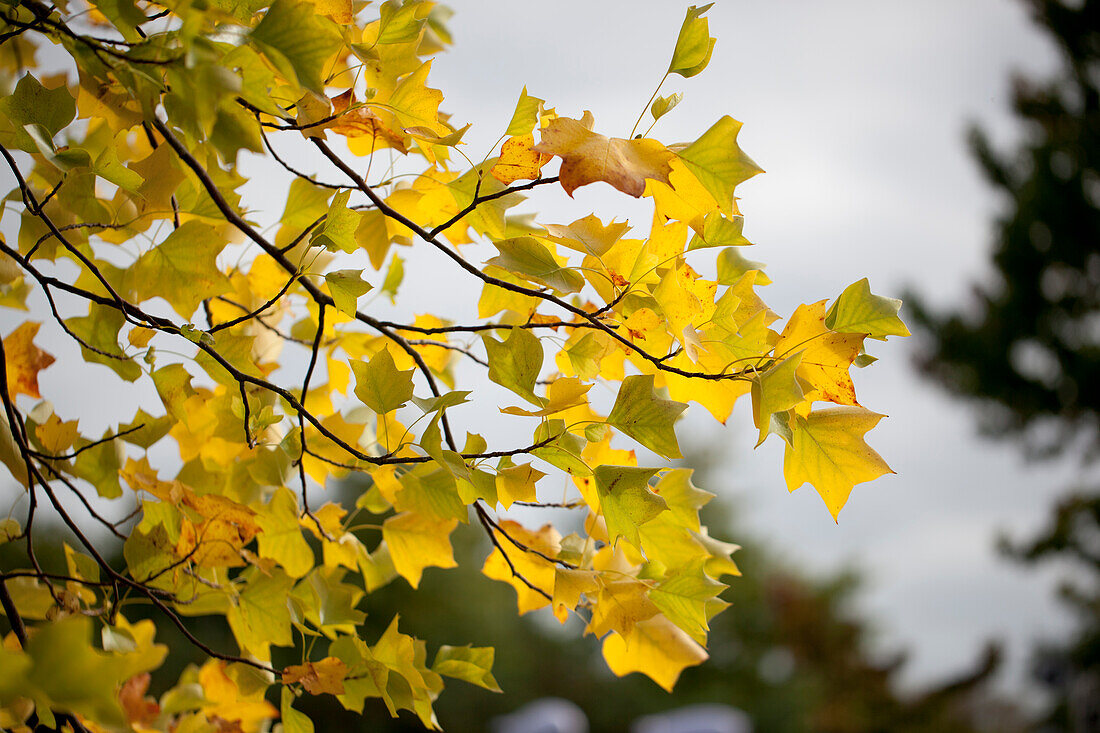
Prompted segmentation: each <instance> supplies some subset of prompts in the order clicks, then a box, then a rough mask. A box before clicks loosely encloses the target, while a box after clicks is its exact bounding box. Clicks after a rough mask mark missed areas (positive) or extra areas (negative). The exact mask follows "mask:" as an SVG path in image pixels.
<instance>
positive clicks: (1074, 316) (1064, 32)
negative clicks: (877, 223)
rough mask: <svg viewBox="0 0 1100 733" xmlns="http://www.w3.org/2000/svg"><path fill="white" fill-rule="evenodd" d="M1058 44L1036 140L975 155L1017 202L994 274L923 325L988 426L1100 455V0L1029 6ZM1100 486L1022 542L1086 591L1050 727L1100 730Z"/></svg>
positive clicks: (998, 242) (1020, 95)
mask: <svg viewBox="0 0 1100 733" xmlns="http://www.w3.org/2000/svg"><path fill="white" fill-rule="evenodd" d="M1025 2H1026V3H1027V5H1028V7H1029V9H1030V10H1031V13H1032V15H1033V17H1034V19H1035V21H1036V22H1037V24H1038V25H1039V26H1040V27H1041V28H1042V29H1043V30H1044V31H1045V32H1046V34H1047V35H1048V36H1049V37H1050V38H1051V39H1052V40H1054V42H1055V43H1056V44H1057V47H1058V48H1059V50H1060V52H1061V56H1062V60H1063V66H1062V69H1061V70H1060V72H1059V73H1058V74H1057V75H1056V76H1055V77H1054V78H1052V79H1047V80H1043V81H1036V80H1029V79H1023V78H1017V79H1016V80H1015V89H1014V109H1015V113H1016V116H1017V117H1018V118H1019V120H1020V122H1021V123H1022V126H1023V128H1024V133H1025V137H1024V141H1023V142H1022V143H1021V145H1020V146H1019V147H1018V148H1017V149H1015V150H1013V151H1011V152H1009V153H1007V154H1001V153H998V152H996V151H994V149H993V146H992V145H991V144H990V141H989V139H988V138H987V136H986V135H985V134H984V133H983V132H982V131H981V130H974V131H973V132H972V133H971V146H972V148H973V151H974V155H975V157H976V158H977V160H978V163H979V165H980V166H981V169H982V171H983V172H984V174H985V176H986V178H987V179H988V180H989V182H990V184H991V185H992V186H993V187H994V188H995V189H996V190H997V191H998V192H999V193H1001V194H1003V197H1004V200H1005V203H1006V204H1007V206H1006V209H1005V212H1004V214H1003V215H1002V216H1001V217H1000V218H999V219H998V221H997V224H996V239H995V242H994V251H993V266H994V270H995V272H994V277H993V278H992V279H991V280H990V281H989V282H987V283H985V284H982V285H979V286H977V287H976V288H975V300H976V302H975V303H974V304H973V305H971V306H968V307H967V308H965V309H962V310H959V311H956V312H952V313H947V314H936V313H932V312H931V311H930V310H929V309H928V308H927V307H926V306H925V304H923V303H922V302H921V301H920V299H919V297H915V296H910V297H909V299H908V300H909V302H910V303H913V304H915V305H914V308H913V311H912V312H913V314H914V316H915V318H914V320H915V321H916V323H917V326H918V328H919V330H921V331H923V332H924V333H923V335H924V340H923V348H924V351H923V353H922V355H921V356H920V365H921V367H922V368H923V369H924V371H925V372H926V373H927V374H928V375H929V376H931V377H933V378H934V379H936V380H938V381H939V382H940V383H941V384H943V385H944V386H945V387H947V388H948V389H949V390H951V391H953V392H954V393H956V394H958V395H961V396H964V397H968V398H973V399H975V400H976V401H977V404H978V405H979V407H980V410H981V414H982V416H983V418H984V420H983V426H984V427H985V428H986V429H987V430H988V431H990V432H992V433H993V434H996V435H1000V436H1014V437H1017V438H1019V439H1020V440H1021V442H1022V444H1023V445H1024V446H1025V447H1026V448H1027V449H1028V450H1029V452H1030V453H1032V454H1033V455H1056V454H1062V453H1064V452H1066V451H1067V450H1069V451H1077V450H1081V449H1082V448H1083V450H1084V453H1085V455H1086V459H1087V460H1093V461H1094V460H1096V459H1097V458H1098V457H1100V2H1097V1H1094V0H1083V1H1081V0H1077V1H1075V2H1073V1H1070V0H1025ZM1098 533H1100V487H1097V486H1085V487H1081V488H1078V489H1077V490H1075V492H1074V493H1073V495H1072V496H1070V497H1068V498H1067V499H1065V500H1064V501H1062V502H1061V503H1060V504H1059V505H1058V506H1057V507H1056V508H1055V509H1054V511H1053V516H1052V519H1051V522H1050V525H1049V527H1048V528H1047V529H1046V530H1045V531H1043V532H1042V533H1041V534H1040V535H1039V536H1038V537H1036V538H1035V539H1034V540H1032V541H1031V542H1029V543H1026V544H1024V545H1022V546H1019V547H1014V546H1010V545H1008V544H1006V548H1007V549H1008V550H1009V551H1010V553H1011V554H1012V555H1013V556H1015V557H1017V558H1018V559H1020V560H1023V561H1025V562H1038V561H1040V560H1044V559H1048V558H1059V559H1069V560H1073V561H1075V562H1076V564H1078V565H1079V566H1081V567H1083V568H1084V569H1085V575H1086V576H1087V577H1086V579H1085V582H1084V583H1078V584H1076V585H1073V586H1067V588H1066V589H1065V592H1064V594H1063V595H1064V596H1065V597H1066V598H1067V599H1068V600H1069V601H1070V602H1071V603H1072V605H1073V606H1074V607H1075V608H1076V609H1077V610H1078V611H1080V616H1081V619H1082V623H1081V625H1080V629H1079V630H1078V632H1077V635H1076V636H1075V637H1074V638H1073V639H1072V640H1070V641H1068V642H1066V643H1064V644H1060V645H1053V646H1047V647H1044V648H1043V649H1042V650H1040V652H1039V653H1038V654H1037V658H1036V665H1035V670H1036V677H1037V678H1038V679H1039V680H1040V681H1041V682H1043V683H1044V684H1045V685H1047V686H1048V687H1050V688H1051V689H1052V690H1053V692H1054V693H1055V704H1054V706H1053V708H1052V712H1051V715H1050V717H1049V719H1048V720H1047V721H1046V722H1045V727H1043V728H1042V729H1057V730H1090V731H1092V730H1100V591H1098V587H1100V553H1098V551H1097V549H1096V542H1097V537H1098Z"/></svg>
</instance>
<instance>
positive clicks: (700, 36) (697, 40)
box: [654, 3, 715, 116]
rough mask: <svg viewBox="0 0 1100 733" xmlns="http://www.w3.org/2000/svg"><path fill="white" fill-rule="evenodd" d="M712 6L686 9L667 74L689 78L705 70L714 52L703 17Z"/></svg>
mask: <svg viewBox="0 0 1100 733" xmlns="http://www.w3.org/2000/svg"><path fill="white" fill-rule="evenodd" d="M712 5H714V3H707V4H706V5H704V6H702V7H696V6H694V5H692V6H691V7H689V8H688V9H687V16H686V17H685V18H684V24H683V25H682V26H680V35H679V37H677V39H676V49H675V50H674V51H673V52H672V63H670V64H669V65H668V73H670V74H679V75H680V76H683V77H691V76H695V75H696V74H698V73H699V72H701V71H702V70H703V69H705V68H707V64H708V63H710V55H711V53H712V52H713V51H714V42H715V39H714V38H711V35H710V28H709V27H708V24H707V19H706V18H704V17H703V15H704V14H705V13H706V12H707V11H708V10H710V8H711V6H712ZM654 116H656V115H654Z"/></svg>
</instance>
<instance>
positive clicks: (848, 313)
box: [825, 278, 909, 341]
mask: <svg viewBox="0 0 1100 733" xmlns="http://www.w3.org/2000/svg"><path fill="white" fill-rule="evenodd" d="M900 308H901V301H900V300H895V299H894V298H884V297H883V296H881V295H872V293H871V286H870V285H869V284H868V282H867V278H863V279H862V280H860V281H858V282H854V283H852V284H851V285H849V286H848V287H846V288H844V292H843V293H841V294H840V297H839V298H837V299H836V302H835V303H833V304H832V306H831V307H830V308H829V311H828V313H826V314H825V326H826V327H827V328H830V329H832V330H834V331H839V332H841V333H865V334H867V335H868V336H870V337H871V338H876V339H881V340H883V341H885V340H886V337H887V336H908V335H909V329H908V328H906V327H905V324H904V323H902V322H901V319H900V318H898V309H900Z"/></svg>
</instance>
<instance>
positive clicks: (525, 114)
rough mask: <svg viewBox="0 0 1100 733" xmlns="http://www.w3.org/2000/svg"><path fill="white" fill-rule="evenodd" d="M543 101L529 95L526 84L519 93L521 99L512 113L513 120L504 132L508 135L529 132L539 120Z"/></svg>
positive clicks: (513, 135)
mask: <svg viewBox="0 0 1100 733" xmlns="http://www.w3.org/2000/svg"><path fill="white" fill-rule="evenodd" d="M543 101H544V100H542V99H539V98H538V97H532V96H530V95H528V94H527V87H526V86H524V87H523V91H522V92H520V93H519V101H517V102H516V111H515V112H513V113H512V120H511V121H510V122H509V123H508V129H507V130H506V131H505V133H504V134H505V135H507V136H508V137H515V136H516V135H527V134H529V133H530V132H531V130H532V129H534V127H535V123H536V122H538V120H539V108H540V107H541V106H542V103H543Z"/></svg>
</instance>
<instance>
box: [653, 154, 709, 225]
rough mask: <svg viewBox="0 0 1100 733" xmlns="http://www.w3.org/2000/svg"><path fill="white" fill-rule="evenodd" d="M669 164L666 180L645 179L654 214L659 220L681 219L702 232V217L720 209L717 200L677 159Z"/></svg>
mask: <svg viewBox="0 0 1100 733" xmlns="http://www.w3.org/2000/svg"><path fill="white" fill-rule="evenodd" d="M671 165H672V172H671V173H670V174H669V176H668V181H667V182H662V181H657V180H649V181H646V186H645V195H646V196H651V197H653V204H654V210H655V213H656V215H657V216H658V217H660V219H661V220H662V221H667V220H669V219H674V220H676V221H682V222H684V223H685V224H687V225H688V226H689V227H691V228H692V229H694V230H695V231H696V232H698V233H699V234H702V233H703V231H704V221H703V219H704V218H705V217H706V216H707V215H709V214H711V213H712V212H715V211H718V210H719V209H718V202H717V201H715V199H714V196H712V195H711V193H710V191H708V190H707V189H706V188H704V187H703V184H701V183H699V179H698V178H696V177H695V176H694V175H692V173H691V171H689V170H688V169H687V167H686V166H685V165H684V164H683V162H682V161H681V160H680V159H679V158H676V159H674V160H673V161H672V164H671Z"/></svg>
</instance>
